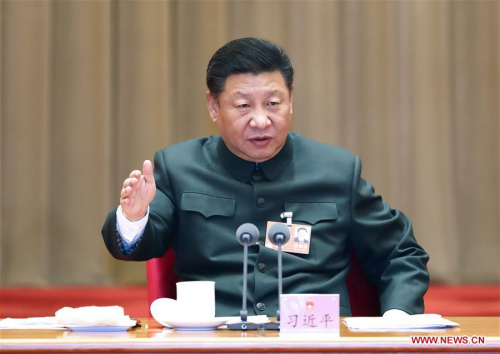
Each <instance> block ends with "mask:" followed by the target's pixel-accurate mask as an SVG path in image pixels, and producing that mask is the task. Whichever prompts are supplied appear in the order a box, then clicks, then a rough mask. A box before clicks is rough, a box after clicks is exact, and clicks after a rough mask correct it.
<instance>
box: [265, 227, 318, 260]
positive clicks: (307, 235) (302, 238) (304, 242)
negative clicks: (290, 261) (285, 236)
mask: <svg viewBox="0 0 500 354" xmlns="http://www.w3.org/2000/svg"><path fill="white" fill-rule="evenodd" d="M274 224H280V223H278V222H275V221H268V222H267V229H266V247H269V248H272V249H274V250H278V246H277V245H274V244H273V243H272V242H271V240H270V239H269V229H270V228H271V226H273V225H274ZM281 224H284V225H286V226H288V228H289V230H290V241H288V243H286V244H284V245H283V246H282V247H281V250H282V251H283V252H288V253H300V254H309V246H310V244H311V225H300V224H292V223H281Z"/></svg>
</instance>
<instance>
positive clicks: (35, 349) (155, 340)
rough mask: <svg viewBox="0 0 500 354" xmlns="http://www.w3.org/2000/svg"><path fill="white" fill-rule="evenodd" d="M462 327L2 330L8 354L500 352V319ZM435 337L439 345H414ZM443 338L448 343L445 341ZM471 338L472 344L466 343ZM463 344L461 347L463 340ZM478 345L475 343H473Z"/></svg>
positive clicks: (149, 323) (147, 325)
mask: <svg viewBox="0 0 500 354" xmlns="http://www.w3.org/2000/svg"><path fill="white" fill-rule="evenodd" d="M449 319H450V320H452V321H454V322H458V323H459V324H460V327H458V328H450V329H436V330H425V331H420V332H383V333H360V332H351V331H349V330H348V329H347V328H346V327H345V325H344V324H343V323H342V322H341V331H340V337H338V338H328V339H321V340H318V339H307V338H305V339H304V338H283V337H280V335H279V331H269V330H266V331H265V333H264V334H263V335H262V336H259V333H258V332H257V331H247V332H242V331H228V330H217V331H211V332H178V331H175V330H168V329H164V328H162V326H160V325H159V324H158V323H157V322H156V321H154V320H153V319H141V324H142V326H141V327H138V328H134V329H130V330H128V331H125V332H100V333H96V332H87V333H85V332H71V331H65V330H14V329H3V330H0V352H2V353H167V352H185V353H196V352H198V353H199V352H203V353H207V352H218V353H221V352H225V353H232V352H240V353H241V352H245V353H251V352H254V353H255V352H259V353H263V352H273V353H287V352H288V353H291V352H293V353H299V352H304V353H306V352H424V351H432V352H438V351H440V352H456V351H462V352H495V351H496V352H500V317H449ZM412 336H413V337H414V338H420V340H421V339H422V338H434V341H436V343H435V344H413V343H412ZM441 337H442V338H443V339H441ZM465 340H467V341H468V342H469V344H463V342H464V341H465ZM460 341H461V342H462V344H458V342H460ZM472 342H474V343H472Z"/></svg>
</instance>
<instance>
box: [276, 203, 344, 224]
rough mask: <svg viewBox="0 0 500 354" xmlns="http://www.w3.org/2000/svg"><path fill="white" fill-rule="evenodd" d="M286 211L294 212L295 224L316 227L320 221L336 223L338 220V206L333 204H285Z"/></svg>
mask: <svg viewBox="0 0 500 354" xmlns="http://www.w3.org/2000/svg"><path fill="white" fill-rule="evenodd" d="M285 211H291V212H293V222H294V223H295V222H299V221H301V222H306V223H308V224H310V225H315V224H317V223H318V222H320V221H328V222H331V221H334V220H337V218H338V212H337V204H335V203H333V202H310V203H309V202H302V203H285Z"/></svg>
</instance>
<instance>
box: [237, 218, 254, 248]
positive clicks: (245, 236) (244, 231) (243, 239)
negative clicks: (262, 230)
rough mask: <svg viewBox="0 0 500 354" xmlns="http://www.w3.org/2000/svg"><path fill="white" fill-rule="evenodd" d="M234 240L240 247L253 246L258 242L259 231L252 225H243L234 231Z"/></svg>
mask: <svg viewBox="0 0 500 354" xmlns="http://www.w3.org/2000/svg"><path fill="white" fill-rule="evenodd" d="M236 239H237V240H238V242H239V243H240V244H241V245H242V246H243V245H245V244H247V245H248V246H250V245H254V244H256V243H257V241H258V240H259V229H258V228H257V226H255V225H254V224H250V223H246V224H243V225H241V226H240V227H238V230H236Z"/></svg>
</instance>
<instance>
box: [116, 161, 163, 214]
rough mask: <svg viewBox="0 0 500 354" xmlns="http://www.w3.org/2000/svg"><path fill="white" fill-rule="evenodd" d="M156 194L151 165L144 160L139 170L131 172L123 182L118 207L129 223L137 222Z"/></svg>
mask: <svg viewBox="0 0 500 354" xmlns="http://www.w3.org/2000/svg"><path fill="white" fill-rule="evenodd" d="M155 193H156V183H155V179H154V176H153V165H152V164H151V161H149V160H146V161H144V164H143V165H142V173H141V171H139V170H135V171H132V172H131V173H130V176H129V177H128V178H127V179H126V180H125V181H124V182H123V188H122V190H121V193H120V205H121V206H122V211H123V215H125V217H126V218H127V219H129V220H130V221H137V220H139V219H141V218H143V217H144V215H146V211H147V210H148V206H149V204H150V203H151V201H152V200H153V198H154V196H155Z"/></svg>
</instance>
